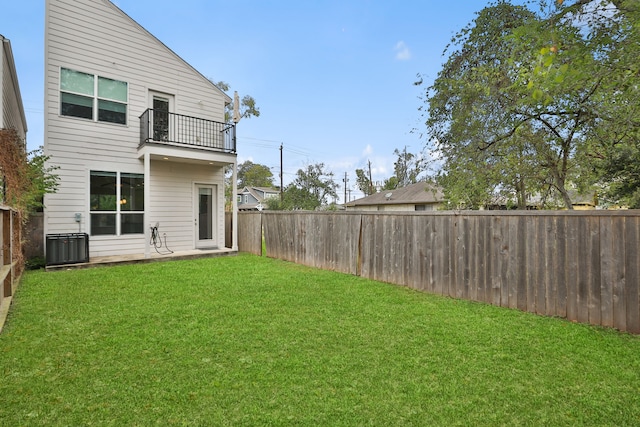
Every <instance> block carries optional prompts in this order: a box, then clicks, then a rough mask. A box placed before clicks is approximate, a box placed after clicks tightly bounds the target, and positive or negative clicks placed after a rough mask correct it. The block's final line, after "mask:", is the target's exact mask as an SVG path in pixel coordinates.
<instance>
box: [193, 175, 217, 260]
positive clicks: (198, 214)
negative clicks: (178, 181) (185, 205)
mask: <svg viewBox="0 0 640 427" xmlns="http://www.w3.org/2000/svg"><path fill="white" fill-rule="evenodd" d="M216 194H217V186H216V185H205V184H196V185H195V191H194V198H195V200H194V207H195V212H194V217H195V246H196V248H198V249H202V248H214V247H216V246H217V245H216V241H217V236H216V224H217V221H216V218H215V212H216Z"/></svg>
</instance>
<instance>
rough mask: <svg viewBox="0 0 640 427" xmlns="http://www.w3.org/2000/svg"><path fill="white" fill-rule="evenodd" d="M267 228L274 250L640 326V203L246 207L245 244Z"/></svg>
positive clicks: (495, 300) (270, 251)
mask: <svg viewBox="0 0 640 427" xmlns="http://www.w3.org/2000/svg"><path fill="white" fill-rule="evenodd" d="M260 228H263V229H264V238H265V242H266V248H267V255H268V256H270V257H274V258H280V259H283V260H288V261H292V262H296V263H300V264H305V265H309V266H313V267H319V268H323V269H330V270H335V271H340V272H344V273H350V274H356V275H359V276H362V277H366V278H370V279H374V280H380V281H384V282H389V283H394V284H398V285H404V286H409V287H411V288H414V289H418V290H422V291H427V292H432V293H436V294H441V295H447V296H451V297H455V298H463V299H469V300H474V301H482V302H486V303H490V304H493V305H497V306H502V307H510V308H517V309H520V310H525V311H530V312H534V313H538V314H542V315H548V316H560V317H565V318H567V319H569V320H574V321H578V322H583V323H590V324H594V325H602V326H609V327H615V328H618V329H620V330H623V331H628V332H632V333H640V295H639V285H640V211H586V212H585V211H542V212H530V211H528V212H520V211H514V212H504V211H502V212H496V211H491V212H487V211H485V212H482V211H480V212H478V211H470V212H434V213H414V212H411V213H404V212H397V213H366V212H361V213H360V212H358V213H355V212H353V213H352V212H340V213H325V212H321V213H311V212H265V213H262V214H249V215H247V214H243V213H241V214H240V215H239V216H238V234H239V250H241V251H245V250H246V249H245V248H255V247H257V245H259V242H260V241H261V239H260V237H259V236H261V233H260ZM245 233H246V234H245ZM243 235H245V236H247V239H245V238H243ZM240 242H242V244H241V243H240ZM250 252H253V253H260V252H255V251H254V250H253V249H251V250H250Z"/></svg>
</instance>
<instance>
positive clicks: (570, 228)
mask: <svg viewBox="0 0 640 427" xmlns="http://www.w3.org/2000/svg"><path fill="white" fill-rule="evenodd" d="M569 219H571V220H569ZM566 225H567V228H566V232H567V234H566V242H567V247H566V250H567V251H566V254H567V269H566V276H565V283H566V284H567V319H569V320H578V306H577V304H578V273H579V270H578V257H580V255H581V251H580V250H579V246H578V245H579V243H578V232H579V229H578V223H577V222H576V221H573V218H567V221H566Z"/></svg>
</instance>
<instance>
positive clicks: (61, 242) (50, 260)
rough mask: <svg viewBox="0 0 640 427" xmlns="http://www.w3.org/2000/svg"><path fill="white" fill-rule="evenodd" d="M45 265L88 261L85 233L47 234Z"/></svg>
mask: <svg viewBox="0 0 640 427" xmlns="http://www.w3.org/2000/svg"><path fill="white" fill-rule="evenodd" d="M46 251H47V265H61V264H78V263H81V262H89V235H88V234H87V233H66V234H47V239H46Z"/></svg>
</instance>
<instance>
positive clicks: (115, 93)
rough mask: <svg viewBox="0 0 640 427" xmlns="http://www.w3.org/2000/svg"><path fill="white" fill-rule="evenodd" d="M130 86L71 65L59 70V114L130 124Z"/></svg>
mask: <svg viewBox="0 0 640 427" xmlns="http://www.w3.org/2000/svg"><path fill="white" fill-rule="evenodd" d="M128 90H129V85H128V84H127V82H122V81H119V80H113V79H109V78H106V77H101V76H96V75H93V74H87V73H82V72H80V71H75V70H70V69H68V68H61V69H60V114H61V115H63V116H70V117H80V118H83V119H90V120H93V121H98V122H107V123H117V124H122V125H126V124H127V102H128V95H129V94H128Z"/></svg>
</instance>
